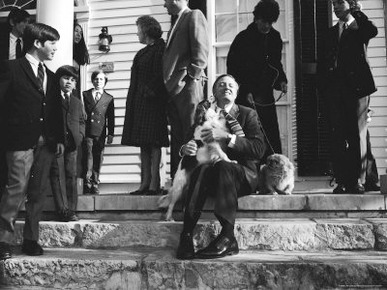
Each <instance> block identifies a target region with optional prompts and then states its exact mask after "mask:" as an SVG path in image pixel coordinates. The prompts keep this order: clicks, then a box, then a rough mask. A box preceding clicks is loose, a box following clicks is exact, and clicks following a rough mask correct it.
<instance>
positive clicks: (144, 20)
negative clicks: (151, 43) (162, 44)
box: [136, 15, 163, 40]
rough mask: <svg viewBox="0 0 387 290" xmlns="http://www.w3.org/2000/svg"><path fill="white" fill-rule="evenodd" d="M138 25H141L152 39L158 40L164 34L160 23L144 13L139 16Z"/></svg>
mask: <svg viewBox="0 0 387 290" xmlns="http://www.w3.org/2000/svg"><path fill="white" fill-rule="evenodd" d="M136 25H138V26H140V28H141V30H142V32H143V33H144V34H145V35H146V36H148V37H150V38H151V39H154V40H157V39H159V38H160V37H161V35H163V31H162V30H161V25H160V23H159V22H158V21H157V20H156V19H154V18H153V17H152V16H148V15H144V16H141V17H139V18H138V19H137V21H136Z"/></svg>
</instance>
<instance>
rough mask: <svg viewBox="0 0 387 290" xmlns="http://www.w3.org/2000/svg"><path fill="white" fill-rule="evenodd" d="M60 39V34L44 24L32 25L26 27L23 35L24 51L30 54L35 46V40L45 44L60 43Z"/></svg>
mask: <svg viewBox="0 0 387 290" xmlns="http://www.w3.org/2000/svg"><path fill="white" fill-rule="evenodd" d="M59 38H60V35H59V32H58V31H57V30H56V29H55V28H53V27H51V26H49V25H46V24H43V23H38V22H37V23H31V24H28V25H27V26H26V29H25V30H24V34H23V43H24V51H25V52H28V51H29V50H30V49H31V48H32V47H33V46H34V42H35V40H38V41H39V42H40V43H42V44H44V43H45V42H46V41H47V40H48V41H58V40H59Z"/></svg>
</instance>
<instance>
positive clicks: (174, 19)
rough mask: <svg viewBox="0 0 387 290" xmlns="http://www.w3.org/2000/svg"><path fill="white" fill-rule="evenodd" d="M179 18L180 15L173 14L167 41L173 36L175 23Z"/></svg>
mask: <svg viewBox="0 0 387 290" xmlns="http://www.w3.org/2000/svg"><path fill="white" fill-rule="evenodd" d="M177 18H179V16H178V15H172V16H171V28H170V29H169V31H168V34H167V41H168V39H169V37H170V36H171V32H172V28H173V26H174V25H175V23H176V20H177Z"/></svg>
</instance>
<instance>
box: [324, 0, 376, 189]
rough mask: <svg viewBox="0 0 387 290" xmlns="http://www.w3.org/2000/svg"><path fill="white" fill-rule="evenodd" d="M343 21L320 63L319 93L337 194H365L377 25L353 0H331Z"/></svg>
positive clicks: (332, 34)
mask: <svg viewBox="0 0 387 290" xmlns="http://www.w3.org/2000/svg"><path fill="white" fill-rule="evenodd" d="M332 5H333V10H334V13H335V14H336V16H337V18H338V19H339V21H338V22H337V24H336V25H334V26H332V27H331V28H329V30H328V31H327V35H326V38H325V50H324V55H323V56H322V57H321V58H320V59H321V60H320V62H319V72H320V74H321V75H320V77H319V80H321V81H322V83H320V87H319V89H320V92H321V94H322V95H323V96H324V98H325V100H326V102H327V108H328V114H329V115H328V116H329V123H330V127H331V132H332V134H331V135H332V145H331V150H332V163H333V173H334V177H335V179H336V183H337V187H336V188H335V189H334V190H333V193H339V194H340V193H353V194H363V193H364V191H365V188H364V186H363V185H362V184H364V183H365V177H366V167H367V158H366V154H367V112H368V106H369V101H370V95H371V94H372V93H374V92H375V91H376V87H375V82H374V79H373V76H372V72H371V69H370V66H369V64H368V59H367V46H368V43H369V41H370V39H372V38H374V37H375V36H376V35H377V34H378V29H377V27H376V26H375V25H374V24H373V23H372V22H371V21H370V20H369V19H368V17H367V16H366V15H365V14H364V13H363V12H362V11H361V6H360V3H358V2H357V1H354V0H345V1H344V0H332Z"/></svg>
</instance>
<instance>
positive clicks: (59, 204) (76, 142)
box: [50, 65, 85, 222]
mask: <svg viewBox="0 0 387 290" xmlns="http://www.w3.org/2000/svg"><path fill="white" fill-rule="evenodd" d="M55 77H56V80H57V81H58V83H59V86H60V90H59V93H58V94H57V97H58V98H59V102H61V104H62V117H63V130H64V146H65V151H64V154H63V155H60V156H58V157H57V158H54V160H53V162H52V164H51V171H50V181H51V189H52V194H53V197H54V202H55V207H56V210H57V212H58V214H59V220H60V221H64V222H69V221H77V220H78V217H77V215H76V214H75V212H76V210H77V203H78V194H77V154H78V152H77V151H78V150H77V148H78V147H79V146H80V144H81V142H82V140H83V138H84V137H85V119H84V115H83V104H82V102H81V100H80V99H79V98H77V97H76V96H75V95H74V94H73V91H74V90H75V87H76V84H77V78H78V72H77V70H76V69H75V68H74V67H73V66H69V65H64V66H61V67H60V68H58V70H57V71H56V73H55Z"/></svg>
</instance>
